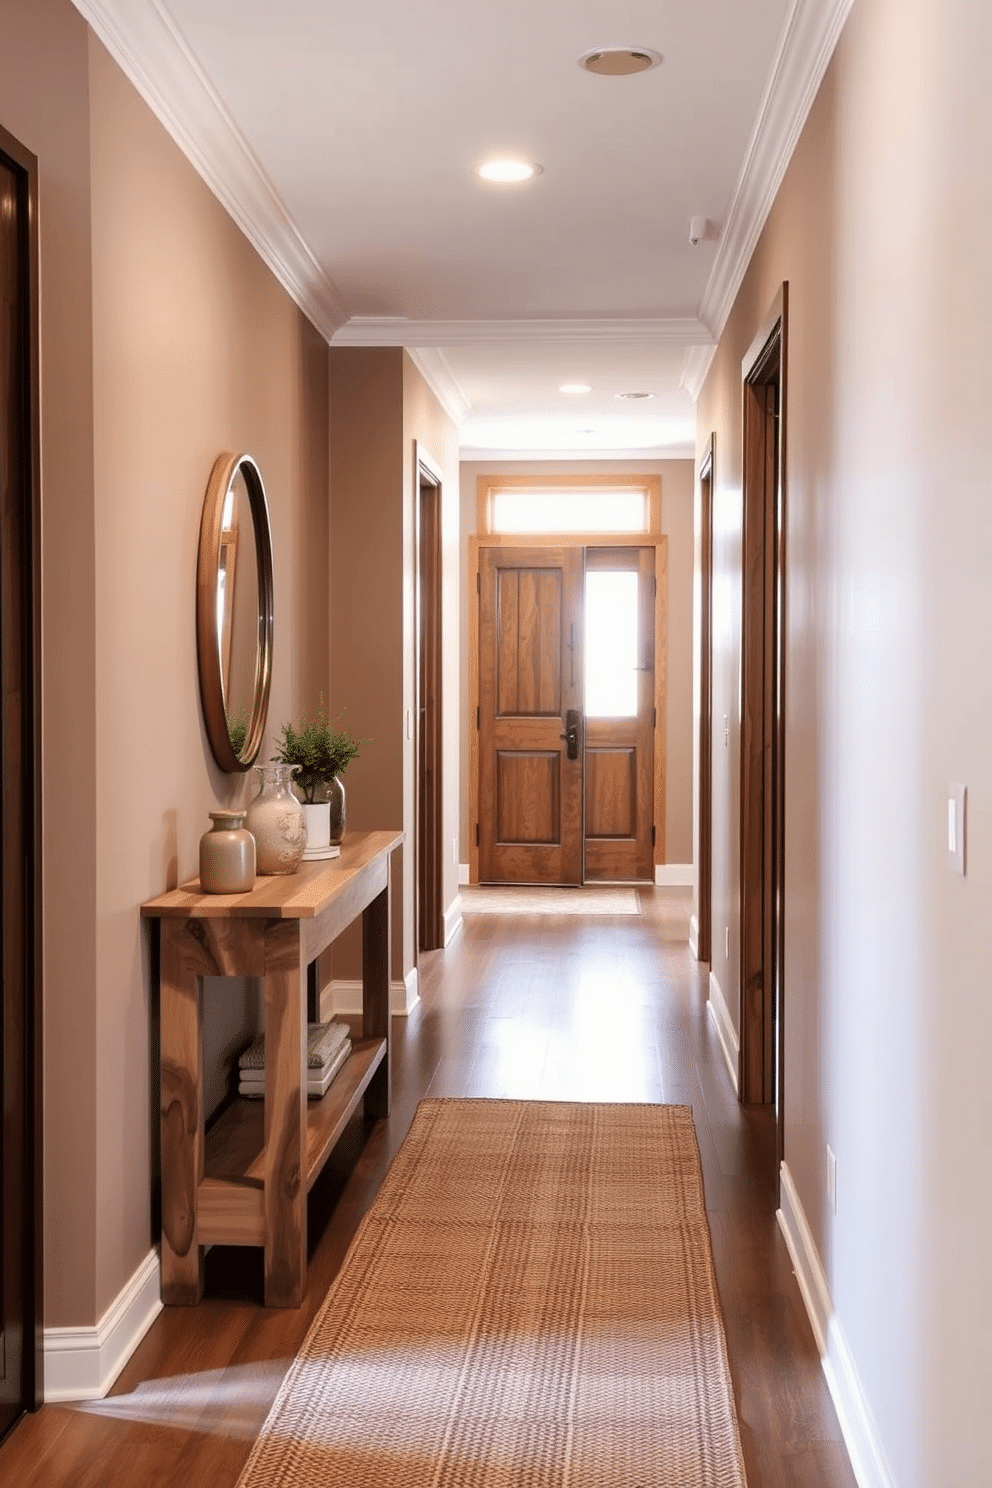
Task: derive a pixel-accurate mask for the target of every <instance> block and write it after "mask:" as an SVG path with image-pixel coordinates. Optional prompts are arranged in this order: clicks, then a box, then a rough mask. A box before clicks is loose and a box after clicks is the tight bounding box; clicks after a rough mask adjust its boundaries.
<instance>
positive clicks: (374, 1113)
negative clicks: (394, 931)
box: [362, 875, 392, 1121]
mask: <svg viewBox="0 0 992 1488" xmlns="http://www.w3.org/2000/svg"><path fill="white" fill-rule="evenodd" d="M390 920H391V916H390V909H389V878H388V875H387V878H386V887H385V888H384V889H383V890H382V892H381V893H380V894H377V895H376V897H375V898H374V899H373V900H372V901H371V903H370V904H369V905H368V906H367V907H366V909H365V910H364V911H363V913H362V1032H363V1036H364V1037H365V1038H384V1039H385V1040H386V1057H385V1059H384V1060H383V1061H382V1063H381V1064H380V1065H379V1068H378V1069H377V1070H376V1072H375V1074H374V1075H373V1076H372V1079H371V1080H370V1081H369V1086H368V1089H367V1090H366V1092H365V1114H366V1116H367V1117H369V1118H370V1119H371V1120H373V1121H380V1120H384V1119H385V1117H387V1116H388V1115H389V1103H390V1092H391V1090H392V1079H391V1077H390V1064H391V1060H392V1040H391V1037H390V1027H389V942H390V934H391V924H390Z"/></svg>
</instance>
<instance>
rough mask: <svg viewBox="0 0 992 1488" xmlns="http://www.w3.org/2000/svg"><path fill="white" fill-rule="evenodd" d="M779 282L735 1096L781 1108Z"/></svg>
mask: <svg viewBox="0 0 992 1488" xmlns="http://www.w3.org/2000/svg"><path fill="white" fill-rule="evenodd" d="M787 326H788V286H787V285H783V286H782V290H781V293H780V295H779V296H777V297H776V302H775V305H774V306H773V308H772V311H771V314H770V315H769V317H768V318H767V320H766V323H765V326H764V327H763V328H762V330H761V331H760V332H759V334H758V335H757V336H756V337H755V339H754V342H753V343H752V345H751V348H750V349H749V351H748V354H747V356H746V357H745V358H744V364H743V368H742V372H743V384H744V386H743V392H744V409H743V424H744V472H743V474H744V481H743V486H744V490H743V498H744V499H743V506H744V522H743V533H742V561H743V570H742V578H743V583H742V633H741V808H740V810H741V824H740V854H741V858H740V863H741V867H740V889H741V901H740V916H741V918H740V925H741V961H740V977H741V983H740V999H741V1001H740V1017H741V1023H740V1034H741V1043H740V1054H739V1089H740V1095H741V1100H742V1101H744V1102H745V1103H758V1102H760V1103H764V1104H768V1105H774V1106H775V1111H776V1126H777V1132H778V1145H779V1152H780V1155H782V1151H783V1130H784V1126H783V1110H784V1090H785V1080H784V1036H783V1027H784V1023H783V1020H784V990H783V962H784V909H783V904H784V896H785V846H784V842H785V839H784V810H785V784H784V772H785V704H784V688H785V633H784V621H785V468H786V465H785V440H786V430H785V421H786V367H787Z"/></svg>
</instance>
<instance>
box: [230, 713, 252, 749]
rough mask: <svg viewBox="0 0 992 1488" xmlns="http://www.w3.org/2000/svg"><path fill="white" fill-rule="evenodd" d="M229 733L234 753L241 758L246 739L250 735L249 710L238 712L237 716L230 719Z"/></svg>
mask: <svg viewBox="0 0 992 1488" xmlns="http://www.w3.org/2000/svg"><path fill="white" fill-rule="evenodd" d="M227 735H228V738H229V739H230V741H231V748H232V749H233V750H234V753H235V754H236V755H237V757H238V759H240V758H241V751H242V750H243V749H244V747H245V740H246V739H247V737H248V712H247V710H243V711H242V712H241V713H239V714H238V716H237V717H236V718H229V719H228V721H227Z"/></svg>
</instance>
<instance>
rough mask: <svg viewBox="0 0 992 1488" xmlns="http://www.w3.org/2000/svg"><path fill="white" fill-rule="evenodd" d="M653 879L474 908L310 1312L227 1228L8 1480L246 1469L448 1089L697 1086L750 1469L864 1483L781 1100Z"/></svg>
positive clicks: (350, 1158)
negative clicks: (198, 1294) (821, 1323)
mask: <svg viewBox="0 0 992 1488" xmlns="http://www.w3.org/2000/svg"><path fill="white" fill-rule="evenodd" d="M638 893H639V895H640V899H641V904H642V910H643V913H642V914H641V915H640V916H628V917H621V916H612V917H592V916H590V917H583V916H558V917H552V916H541V917H535V916H524V915H519V916H497V915H474V916H471V917H468V918H466V920H465V924H464V928H463V930H462V932H461V933H460V934H459V935H458V936H457V937H456V939H455V941H454V943H453V944H452V945H451V947H450V948H449V949H448V950H447V951H435V952H432V953H430V955H428V956H426V957H424V958H423V961H422V964H421V999H422V1000H421V1003H420V1005H419V1006H418V1007H417V1009H415V1011H414V1013H413V1014H412V1015H411V1016H410V1017H409V1018H407V1019H396V1020H394V1025H393V1027H394V1033H395V1044H394V1069H393V1092H394V1093H393V1110H392V1114H391V1116H390V1118H389V1120H388V1122H382V1123H379V1124H378V1125H377V1126H376V1127H375V1128H374V1129H373V1130H372V1132H371V1133H370V1135H369V1138H368V1141H367V1142H366V1143H365V1145H364V1147H363V1146H362V1143H363V1138H364V1130H363V1126H362V1121H361V1117H360V1116H359V1117H358V1118H357V1119H356V1121H355V1122H354V1123H353V1127H352V1130H351V1132H350V1133H349V1136H348V1138H347V1139H346V1140H345V1141H344V1142H343V1143H342V1148H341V1152H340V1155H338V1156H336V1157H335V1159H334V1160H333V1161H332V1163H331V1164H329V1165H328V1168H327V1169H326V1170H325V1172H324V1174H323V1175H322V1177H321V1179H320V1180H319V1181H318V1183H317V1185H316V1186H315V1188H314V1190H313V1192H312V1194H311V1212H310V1270H309V1277H308V1287H307V1293H306V1298H305V1301H304V1305H303V1307H302V1308H301V1309H300V1311H299V1312H277V1311H271V1310H266V1309H265V1308H264V1307H262V1306H261V1305H260V1299H261V1294H262V1267H261V1258H260V1252H255V1251H239V1250H235V1249H230V1248H226V1247H220V1246H217V1247H215V1248H214V1249H213V1250H212V1251H211V1252H210V1253H209V1254H208V1256H207V1297H206V1299H205V1300H204V1302H203V1303H201V1305H200V1306H199V1307H197V1308H182V1307H168V1308H165V1309H164V1311H163V1312H162V1313H161V1314H160V1316H159V1317H158V1319H157V1320H156V1322H155V1323H154V1325H153V1326H152V1328H151V1329H150V1331H149V1333H148V1334H147V1336H146V1337H145V1339H144V1340H143V1342H142V1343H141V1345H140V1346H139V1348H138V1349H137V1351H136V1352H135V1354H134V1355H133V1357H132V1358H131V1360H130V1362H129V1363H128V1365H127V1366H126V1368H125V1369H124V1372H123V1373H122V1374H121V1376H120V1378H119V1379H118V1380H117V1382H116V1384H115V1385H114V1387H113V1390H112V1392H111V1394H110V1395H109V1396H108V1397H107V1399H105V1400H102V1401H94V1402H89V1403H87V1404H81V1405H49V1406H46V1407H45V1408H44V1409H43V1410H42V1411H40V1412H39V1413H38V1414H37V1415H36V1416H31V1417H27V1418H26V1419H24V1420H22V1421H21V1423H20V1424H19V1425H18V1426H17V1427H16V1429H15V1430H14V1432H13V1433H12V1435H11V1437H10V1438H9V1439H8V1441H7V1442H6V1443H5V1444H4V1445H3V1447H0V1484H4V1485H6V1484H11V1485H14V1484H16V1485H18V1488H32V1485H37V1488H62V1485H65V1488H69V1485H72V1488H96V1485H104V1484H116V1483H121V1484H127V1485H128V1488H151V1485H171V1484H182V1485H184V1488H230V1485H233V1484H234V1483H235V1482H236V1481H237V1477H238V1474H239V1472H240V1470H241V1467H242V1464H243V1463H244V1460H245V1458H246V1457H247V1455H248V1451H249V1448H250V1446H251V1443H252V1441H253V1439H254V1437H255V1435H256V1433H257V1431H258V1429H259V1427H260V1425H261V1423H262V1421H263V1419H264V1417H265V1415H266V1412H267V1411H268V1408H269V1405H270V1404H271V1401H272V1399H273V1397H274V1395H275V1392H276V1390H277V1389H278V1386H279V1383H280V1381H281V1379H282V1375H283V1373H284V1372H285V1370H286V1368H287V1366H288V1364H289V1362H290V1360H291V1359H292V1357H293V1355H294V1353H295V1352H296V1349H297V1347H298V1345H299V1344H300V1342H301V1341H302V1338H303V1335H304V1333H305V1332H306V1330H307V1328H308V1326H309V1324H310V1321H311V1319H312V1318H313V1315H314V1313H315V1311H316V1309H317V1307H318V1306H319V1304H320V1301H321V1299H322V1297H323V1295H324V1293H325V1292H326V1290H327V1287H328V1285H329V1283H330V1281H331V1279H332V1278H333V1276H334V1274H335V1272H336V1271H337V1269H338V1267H339V1265H340V1263H341V1260H342V1258H343V1256H344V1253H345V1251H346V1250H347V1247H348V1244H349V1242H350V1240H351V1237H352V1235H353V1234H354V1232H355V1229H356V1227H357V1225H358V1223H359V1221H360V1219H361V1217H362V1215H363V1214H364V1212H365V1210H366V1209H367V1208H368V1206H369V1204H370V1203H371V1202H372V1199H373V1198H374V1196H375V1194H376V1191H377V1189H378V1186H379V1183H380V1182H381V1179H382V1175H383V1173H384V1172H385V1170H386V1167H387V1166H388V1164H389V1162H390V1160H391V1158H392V1157H393V1155H394V1153H395V1152H396V1150H397V1148H398V1147H399V1145H400V1142H401V1141H402V1140H403V1137H404V1135H405V1133H406V1131H407V1128H408V1127H409V1124H410V1120H411V1118H412V1116H413V1112H414V1109H415V1107H416V1104H417V1102H418V1101H419V1100H420V1099H421V1098H422V1097H423V1096H424V1095H449V1096H508V1097H520V1098H533V1099H568V1100H650V1101H672V1102H678V1103H680V1104H686V1105H691V1106H692V1109H693V1116H694V1119H695V1125H696V1132H697V1136H698V1140H699V1148H700V1153H701V1156H702V1164H703V1173H704V1180H705V1185H706V1200H707V1209H708V1212H709V1219H710V1228H711V1232H712V1236H713V1251H714V1256H715V1261H716V1269H717V1276H718V1281H719V1287H720V1296H721V1300H722V1304H723V1309H724V1316H725V1322H726V1330H727V1340H728V1345H729V1350H730V1361H731V1368H732V1370H733V1376H734V1387H735V1393H736V1398H737V1402H738V1412H739V1416H740V1426H741V1437H742V1440H743V1445H744V1456H745V1462H746V1466H747V1475H748V1484H749V1488H855V1480H854V1476H853V1474H852V1472H851V1468H850V1465H849V1463H848V1459H847V1454H846V1452H845V1449H844V1445H843V1442H842V1439H841V1435H840V1429H839V1427H838V1424H837V1419H836V1416H835V1414H834V1410H833V1406H832V1404H831V1401H830V1397H829V1394H828V1392H827V1387H826V1383H825V1381H824V1378H823V1374H822V1371H821V1369H820V1364H819V1359H818V1357H817V1353H816V1349H815V1346H814V1343H813V1336H812V1333H811V1331H810V1328H809V1324H808V1322H807V1319H806V1314H805V1311H804V1309H803V1304H802V1301H801V1298H800V1295H799V1290H798V1287H797V1285H796V1281H795V1277H794V1276H793V1274H792V1268H791V1263H790V1261H789V1256H788V1252H787V1251H786V1248H785V1243H784V1241H783V1239H782V1237H781V1234H780V1232H779V1229H778V1226H777V1224H776V1222H775V1215H774V1210H775V1152H774V1147H775V1134H774V1129H773V1125H772V1122H771V1119H770V1117H769V1113H768V1112H767V1111H766V1110H764V1109H762V1108H758V1107H752V1108H742V1107H740V1106H739V1105H738V1104H737V1102H736V1100H735V1098H734V1096H733V1092H732V1089H731V1085H730V1079H729V1076H728V1074H727V1070H726V1066H725V1064H724V1061H723V1056H722V1054H721V1052H720V1049H719V1047H718V1045H717V1042H716V1038H715V1035H714V1034H713V1032H712V1030H711V1027H710V1026H709V1023H708V1019H707V1014H706V994H705V986H706V982H705V973H704V972H702V971H701V970H700V968H699V967H698V966H697V965H696V962H695V961H694V960H693V958H692V956H691V954H690V952H689V949H688V944H687V939H686V936H687V929H688V912H689V910H688V897H687V894H686V892H685V891H682V890H673V889H644V890H639V891H638Z"/></svg>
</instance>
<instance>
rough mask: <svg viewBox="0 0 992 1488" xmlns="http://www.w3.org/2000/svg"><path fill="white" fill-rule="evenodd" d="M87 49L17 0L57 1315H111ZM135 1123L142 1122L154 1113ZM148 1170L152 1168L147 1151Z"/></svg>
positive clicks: (48, 1240)
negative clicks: (102, 1072)
mask: <svg viewBox="0 0 992 1488" xmlns="http://www.w3.org/2000/svg"><path fill="white" fill-rule="evenodd" d="M88 56H89V42H88V28H87V26H86V25H85V23H84V22H83V20H82V19H81V17H80V16H79V14H78V12H77V11H76V10H74V9H73V7H72V6H71V5H70V4H69V3H68V0H6V3H5V5H4V9H3V44H2V46H0V123H2V124H3V126H4V128H5V129H7V130H9V131H10V133H11V134H13V135H15V136H16V137H17V138H18V139H19V140H20V141H21V143H22V144H23V145H25V146H26V147H27V148H28V149H29V150H31V151H33V153H34V154H35V155H36V156H37V157H38V162H39V165H38V174H39V218H40V221H41V223H42V224H43V230H42V232H41V235H40V243H41V290H42V297H43V313H42V322H41V359H42V368H43V374H42V387H41V435H42V449H41V464H42V486H43V514H44V531H43V544H44V547H43V555H42V570H43V592H42V630H43V649H42V710H43V719H42V744H43V765H42V768H43V775H44V798H45V822H44V843H43V852H44V866H43V872H44V889H43V897H44V913H45V925H44V962H45V998H44V1014H43V1016H44V1025H45V1085H46V1097H45V1111H44V1121H45V1130H44V1169H45V1189H46V1192H45V1287H46V1299H45V1311H46V1318H47V1320H48V1322H49V1323H52V1324H60V1323H80V1324H85V1323H92V1322H93V1321H94V1320H95V1318H96V1317H97V1315H98V1312H99V1311H100V1308H98V1305H97V1295H96V1287H97V1264H96V1246H97V1234H96V1224H97V1219H96V1205H97V1183H96V1162H97V1142H96V1129H95V1107H96V1098H97V1095H96V1083H97V1058H96V1042H97V1018H96V987H97V979H96V934H97V931H96V893H97V890H96V880H95V874H94V871H93V868H94V854H93V843H94V839H95V835H96V822H97V791H96V780H97V758H96V752H97V708H96V628H95V618H94V616H95V561H96V560H95V531H94V520H93V515H94V497H93V420H92V408H93V357H92V284H91V268H90V259H91V246H90V187H89V170H90V120H89V70H88ZM146 1067H147V1059H146ZM140 1119H141V1121H142V1122H143V1124H144V1127H145V1130H146V1133H147V1127H148V1120H147V1112H146V1111H144V1110H143V1111H142V1112H141V1113H140ZM146 1145H147V1143H146ZM144 1166H145V1173H146V1177H147V1170H148V1161H147V1153H146V1156H145V1159H144ZM138 1228H139V1230H140V1223H139V1226H138ZM135 1243H136V1244H137V1248H138V1249H139V1250H140V1253H141V1254H142V1255H144V1254H145V1253H146V1252H147V1250H148V1243H149V1220H148V1196H147V1190H146V1198H145V1223H144V1233H143V1236H142V1237H141V1239H140V1240H138V1241H137V1242H134V1241H132V1245H133V1244H135ZM132 1269H133V1268H132ZM103 1300H105V1299H103Z"/></svg>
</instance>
